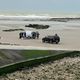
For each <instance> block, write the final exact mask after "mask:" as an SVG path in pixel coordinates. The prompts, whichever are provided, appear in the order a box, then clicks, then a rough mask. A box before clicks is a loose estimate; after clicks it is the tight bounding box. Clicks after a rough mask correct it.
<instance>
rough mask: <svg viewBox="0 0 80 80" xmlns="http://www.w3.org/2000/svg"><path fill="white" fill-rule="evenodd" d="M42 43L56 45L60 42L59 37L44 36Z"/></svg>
mask: <svg viewBox="0 0 80 80" xmlns="http://www.w3.org/2000/svg"><path fill="white" fill-rule="evenodd" d="M42 42H43V43H45V42H46V43H56V44H58V43H59V42H60V37H59V36H58V35H54V36H46V37H44V38H42Z"/></svg>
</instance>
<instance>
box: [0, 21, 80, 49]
mask: <svg viewBox="0 0 80 80" xmlns="http://www.w3.org/2000/svg"><path fill="white" fill-rule="evenodd" d="M32 23H33V22H32ZM48 23H49V22H45V24H48ZM25 24H28V23H26V22H22V23H20V24H19V22H16V23H15V22H14V24H13V22H0V36H1V39H0V43H6V45H5V44H4V45H0V48H9V49H13V48H14V49H15V48H16V49H53V50H55V49H57V50H80V28H79V26H80V24H79V23H77V24H76V25H75V24H74V23H59V22H58V23H57V22H52V24H51V23H50V24H51V25H52V26H51V27H50V28H49V29H44V30H38V31H39V33H40V38H39V39H34V40H33V39H19V32H20V31H13V32H3V31H2V30H5V29H15V28H17V29H18V28H23V29H25V30H32V31H37V30H36V29H30V28H25V27H24V25H25ZM41 24H42V23H41ZM65 24H67V25H65ZM57 26H58V28H56V27H57ZM59 26H60V27H59ZM76 26H78V27H76ZM55 33H57V34H58V35H59V36H60V38H61V41H60V43H59V44H48V43H42V38H43V37H44V36H47V35H54V34H55ZM7 43H9V44H11V45H7Z"/></svg>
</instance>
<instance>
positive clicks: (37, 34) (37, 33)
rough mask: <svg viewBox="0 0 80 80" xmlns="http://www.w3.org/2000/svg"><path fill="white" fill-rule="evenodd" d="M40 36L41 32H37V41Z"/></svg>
mask: <svg viewBox="0 0 80 80" xmlns="http://www.w3.org/2000/svg"><path fill="white" fill-rule="evenodd" d="M39 35H40V34H39V32H38V31H37V32H36V37H37V39H39Z"/></svg>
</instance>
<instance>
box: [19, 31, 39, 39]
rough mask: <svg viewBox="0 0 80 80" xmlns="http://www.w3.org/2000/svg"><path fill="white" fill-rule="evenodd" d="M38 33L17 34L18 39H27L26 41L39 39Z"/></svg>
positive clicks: (25, 32)
mask: <svg viewBox="0 0 80 80" xmlns="http://www.w3.org/2000/svg"><path fill="white" fill-rule="evenodd" d="M39 35H40V34H39V32H38V31H36V32H35V31H24V32H20V33H19V39H21V38H27V39H36V38H37V39H38V38H39Z"/></svg>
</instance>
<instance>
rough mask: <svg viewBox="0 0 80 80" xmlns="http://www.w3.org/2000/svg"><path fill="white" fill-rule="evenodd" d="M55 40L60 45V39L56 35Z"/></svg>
mask: <svg viewBox="0 0 80 80" xmlns="http://www.w3.org/2000/svg"><path fill="white" fill-rule="evenodd" d="M54 40H55V42H56V43H58V42H60V37H59V36H58V35H57V34H55V35H54Z"/></svg>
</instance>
